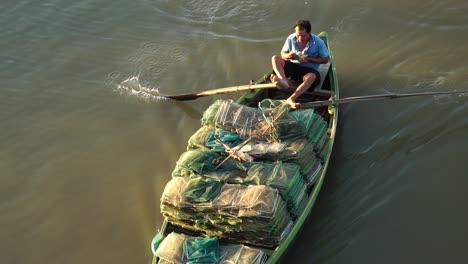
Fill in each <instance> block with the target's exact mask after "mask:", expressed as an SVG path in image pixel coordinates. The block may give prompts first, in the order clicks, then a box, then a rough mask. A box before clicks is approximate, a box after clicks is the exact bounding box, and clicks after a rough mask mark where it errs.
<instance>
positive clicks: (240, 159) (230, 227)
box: [161, 100, 330, 263]
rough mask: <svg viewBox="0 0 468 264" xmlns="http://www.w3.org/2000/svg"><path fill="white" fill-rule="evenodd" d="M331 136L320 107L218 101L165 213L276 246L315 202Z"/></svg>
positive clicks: (176, 177)
mask: <svg viewBox="0 0 468 264" xmlns="http://www.w3.org/2000/svg"><path fill="white" fill-rule="evenodd" d="M327 131H328V123H327V122H326V121H325V120H324V119H323V118H322V117H321V116H320V115H318V114H317V113H315V112H314V110H313V109H306V110H297V111H292V112H290V111H289V109H288V108H287V107H286V106H285V105H283V104H282V103H281V101H274V100H264V101H262V102H261V103H260V104H259V107H258V108H257V107H247V106H244V105H240V104H237V103H234V102H233V101H231V100H218V101H216V102H215V103H213V104H212V105H211V106H210V107H209V108H208V109H207V110H206V111H205V113H204V115H203V118H202V127H201V128H200V129H199V130H198V131H197V132H196V133H195V134H194V135H193V136H192V137H191V138H190V139H189V142H188V147H187V151H186V152H184V153H183V154H182V155H181V157H180V158H179V160H178V161H177V164H176V168H175V169H174V171H173V173H172V176H173V179H172V180H171V181H170V182H169V183H168V184H167V186H166V188H165V190H164V194H163V197H162V198H161V211H162V213H163V215H164V216H165V217H166V219H167V220H168V221H169V222H171V223H172V224H174V225H176V226H180V227H183V228H185V229H188V230H192V231H197V232H202V233H204V234H206V235H209V236H216V237H219V238H224V239H227V240H233V241H236V242H240V243H248V244H253V245H256V246H264V247H270V248H273V247H274V246H276V245H278V244H279V243H280V242H281V241H282V240H283V239H284V238H285V236H287V234H288V233H289V232H290V230H291V228H292V225H293V222H292V220H294V219H295V218H296V217H297V216H298V215H299V214H300V213H301V212H302V211H303V210H304V208H305V206H306V204H307V202H308V195H307V190H308V189H309V188H310V187H311V186H312V185H313V184H314V182H315V181H316V179H317V178H318V175H320V171H321V169H322V163H323V160H324V158H325V157H326V155H327V154H328V153H329V148H328V147H327V146H328V144H329V142H330V140H329V137H328V134H327ZM241 154H242V155H241ZM246 157H248V158H249V159H246ZM251 159H253V162H252V160H251ZM239 246H242V245H239ZM236 254H237V253H236ZM232 255H235V254H234V253H232ZM162 259H164V258H162ZM164 261H171V260H164ZM220 263H222V262H220ZM247 263H248V262H247ZM252 263H254V262H252Z"/></svg>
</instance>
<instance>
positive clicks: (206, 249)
mask: <svg viewBox="0 0 468 264" xmlns="http://www.w3.org/2000/svg"><path fill="white" fill-rule="evenodd" d="M153 253H154V255H155V256H156V257H158V258H159V262H158V263H161V264H162V263H219V264H229V263H244V264H261V263H265V261H266V258H267V256H266V254H265V253H264V252H263V251H262V250H260V249H255V248H251V247H248V246H245V245H242V244H229V243H223V244H221V243H220V242H219V240H218V239H217V238H216V237H193V236H189V235H185V234H180V233H174V232H172V233H170V234H169V235H167V236H166V237H165V238H164V239H163V240H162V242H161V244H160V245H159V246H158V247H157V249H155V250H154V252H153Z"/></svg>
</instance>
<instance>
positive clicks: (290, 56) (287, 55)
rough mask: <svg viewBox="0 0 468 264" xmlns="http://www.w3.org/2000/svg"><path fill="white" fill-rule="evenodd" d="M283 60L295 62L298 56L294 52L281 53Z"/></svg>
mask: <svg viewBox="0 0 468 264" xmlns="http://www.w3.org/2000/svg"><path fill="white" fill-rule="evenodd" d="M281 58H282V59H283V60H293V59H294V58H296V54H295V53H294V52H286V51H282V52H281Z"/></svg>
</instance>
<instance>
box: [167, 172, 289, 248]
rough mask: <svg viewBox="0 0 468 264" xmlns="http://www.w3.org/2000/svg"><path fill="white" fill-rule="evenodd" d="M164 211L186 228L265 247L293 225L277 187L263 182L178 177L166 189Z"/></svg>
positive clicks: (276, 241) (171, 219) (284, 234)
mask: <svg viewBox="0 0 468 264" xmlns="http://www.w3.org/2000/svg"><path fill="white" fill-rule="evenodd" d="M161 211H162V213H163V215H164V216H165V217H166V219H168V220H169V221H170V222H171V223H173V224H174V225H178V226H181V227H183V228H185V229H189V230H193V231H199V232H204V233H205V234H207V235H211V236H217V237H220V238H225V239H229V240H235V241H238V242H244V243H250V244H254V245H257V246H265V247H273V246H275V245H278V244H279V243H280V242H281V241H282V239H284V237H285V236H286V235H287V234H288V233H289V231H290V229H291V227H292V221H291V219H290V217H289V213H288V211H287V208H286V204H285V203H284V202H283V200H282V199H281V197H280V195H279V193H278V190H276V189H273V188H270V187H268V186H264V185H257V186H254V185H249V186H244V185H239V184H222V183H220V182H216V181H214V180H212V179H204V178H195V179H189V178H183V177H176V178H173V179H172V180H171V181H170V182H169V183H168V184H167V185H166V188H165V189H164V193H163V196H162V197H161Z"/></svg>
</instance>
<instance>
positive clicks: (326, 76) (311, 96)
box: [152, 32, 339, 264]
mask: <svg viewBox="0 0 468 264" xmlns="http://www.w3.org/2000/svg"><path fill="white" fill-rule="evenodd" d="M318 36H319V37H321V38H322V39H323V40H324V41H325V43H326V44H327V46H328V47H329V42H328V40H329V39H328V34H327V33H326V32H322V33H320V34H319V35H318ZM329 51H330V62H329V63H328V64H326V65H321V70H320V73H321V77H322V78H321V79H322V82H321V83H320V84H319V85H318V87H315V89H314V91H313V92H307V93H306V94H304V95H303V96H301V97H300V98H299V100H298V101H299V102H307V101H312V100H327V99H339V90H338V81H337V75H336V68H335V60H334V55H333V51H332V50H331V49H330V47H329ZM269 76H270V73H267V74H265V76H263V77H262V78H261V79H260V80H258V81H257V83H266V82H269ZM288 95H289V94H288V93H287V92H286V93H285V92H284V91H282V90H278V89H263V90H255V91H249V92H247V93H246V94H244V95H243V96H242V97H241V98H240V99H239V100H238V101H237V103H239V104H242V105H245V106H257V105H258V103H259V102H260V101H261V100H263V99H265V98H276V99H278V98H279V99H285V98H286V97H287V96H288ZM316 112H317V113H320V114H321V116H322V117H323V118H324V120H325V121H326V122H327V131H326V144H324V145H323V148H322V149H321V153H322V156H321V166H320V168H319V169H317V171H314V172H313V173H315V176H314V178H315V180H314V182H313V184H312V185H311V186H309V188H307V194H308V200H307V201H306V204H305V206H304V209H303V210H301V213H300V214H298V215H297V217H295V219H294V220H293V224H292V227H291V228H290V231H289V233H288V234H287V236H285V237H284V238H283V239H282V240H281V242H280V243H279V244H278V245H275V246H274V247H259V246H256V245H255V243H253V244H250V243H248V242H247V243H245V241H244V242H243V243H244V244H247V245H248V246H252V247H254V248H259V249H261V250H262V251H263V252H264V253H265V254H266V255H267V260H266V263H269V264H272V263H281V262H284V261H285V260H286V259H285V257H286V254H285V253H286V252H287V250H288V249H289V247H290V246H291V244H292V243H293V241H294V240H295V238H296V237H297V236H298V234H299V233H300V230H301V228H302V226H303V225H304V223H305V222H306V220H307V219H308V217H309V215H310V213H311V211H312V208H313V206H314V203H315V200H316V198H317V196H318V194H319V191H320V189H321V186H322V183H323V181H324V178H325V175H326V171H327V167H328V164H329V161H330V156H331V153H332V148H333V142H334V139H335V133H336V129H337V122H338V106H328V107H322V108H321V109H316ZM171 232H178V233H186V234H190V235H193V234H194V232H193V230H186V229H184V228H181V227H179V226H175V225H173V224H171V223H170V222H169V221H167V218H166V220H165V221H164V223H163V225H162V227H161V230H160V231H159V232H158V234H157V236H159V237H161V238H162V237H165V236H167V235H168V234H169V233H171ZM199 235H202V236H203V235H204V234H199ZM153 246H154V245H153V244H152V247H153ZM153 252H154V250H153ZM152 263H153V264H156V263H158V258H157V257H156V256H155V257H154V258H153V262H152ZM164 263H166V262H164Z"/></svg>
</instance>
